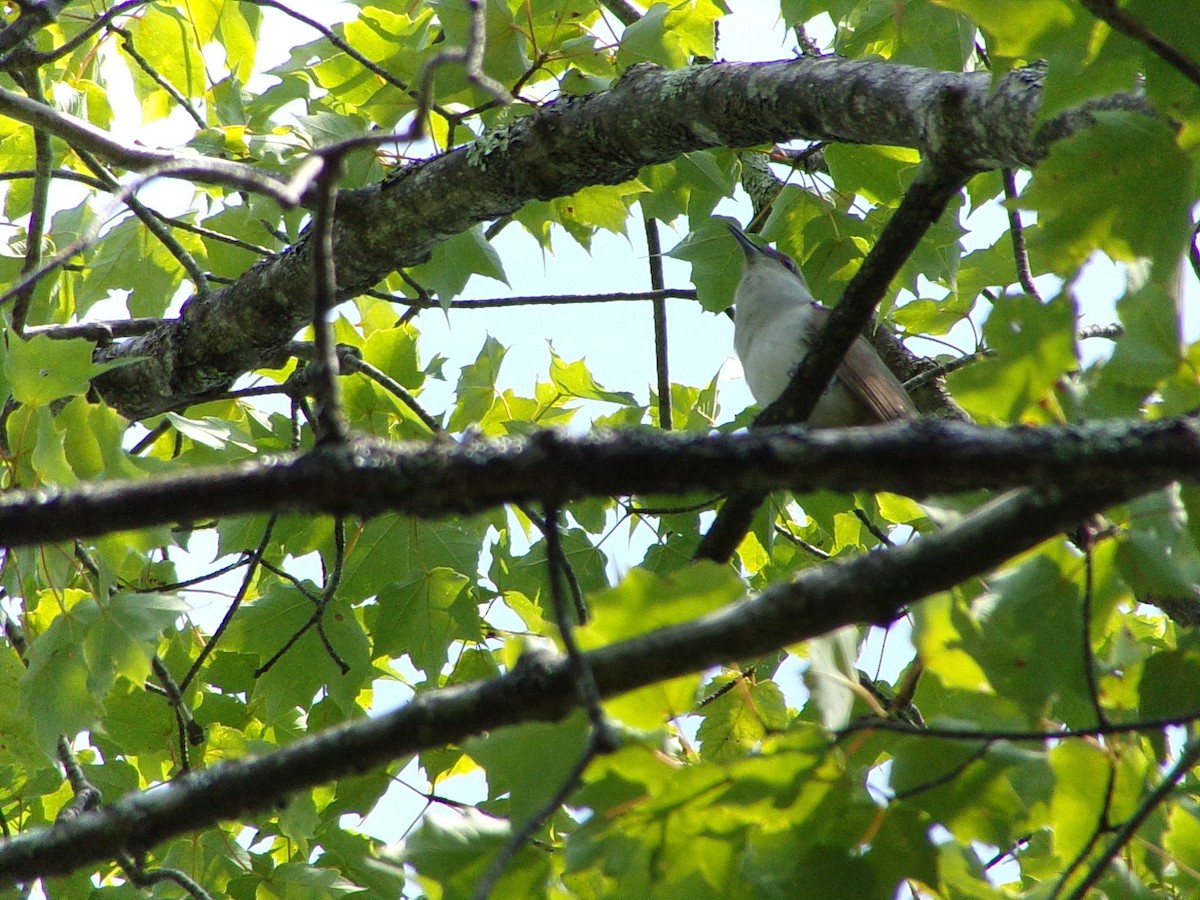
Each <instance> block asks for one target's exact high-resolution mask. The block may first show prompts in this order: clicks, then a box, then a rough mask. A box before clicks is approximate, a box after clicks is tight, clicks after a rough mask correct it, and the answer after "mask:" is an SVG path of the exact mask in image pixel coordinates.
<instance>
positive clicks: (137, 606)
mask: <svg viewBox="0 0 1200 900" xmlns="http://www.w3.org/2000/svg"><path fill="white" fill-rule="evenodd" d="M187 608H188V607H187V604H185V603H184V602H183V601H181V600H180V599H179V598H177V597H174V596H172V595H170V594H128V593H120V594H117V595H116V596H114V597H112V598H110V599H109V600H108V602H106V603H104V604H103V605H102V606H99V607H98V613H99V615H98V616H97V618H96V619H95V621H93V622H92V623H91V624H90V625H89V627H88V633H87V636H86V638H84V641H83V644H82V649H83V654H84V658H85V659H86V660H87V664H88V671H89V672H90V673H91V674H90V676H89V682H90V683H92V684H93V685H95V687H96V690H97V692H98V693H99V692H102V691H104V690H107V687H108V686H109V685H111V684H112V683H113V681H114V680H115V679H116V677H117V676H118V675H119V676H121V677H124V678H126V679H128V680H129V681H131V682H133V683H134V684H139V683H141V682H143V681H145V680H146V677H147V676H148V675H149V674H150V660H151V659H152V658H153V657H154V654H155V652H156V651H157V649H158V642H159V640H160V638H161V637H162V634H163V632H164V631H165V630H166V629H167V628H169V627H170V626H171V625H172V624H173V623H174V622H175V620H176V619H178V618H179V616H180V614H181V613H183V612H184V611H186V610H187Z"/></svg>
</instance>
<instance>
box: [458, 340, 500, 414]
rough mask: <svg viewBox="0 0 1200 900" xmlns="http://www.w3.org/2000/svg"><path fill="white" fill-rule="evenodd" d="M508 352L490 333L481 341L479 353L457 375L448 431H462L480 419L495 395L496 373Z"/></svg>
mask: <svg viewBox="0 0 1200 900" xmlns="http://www.w3.org/2000/svg"><path fill="white" fill-rule="evenodd" d="M507 352H508V350H507V349H506V348H505V347H502V346H501V345H500V342H499V341H497V340H496V339H495V338H493V337H491V336H490V335H489V336H488V338H487V339H486V340H484V342H483V347H482V349H481V350H480V351H479V356H478V357H476V359H475V362H473V363H472V364H471V365H469V366H464V367H463V370H462V374H461V375H459V377H458V385H457V387H456V389H455V392H454V396H455V397H456V398H457V403H456V404H455V407H454V412H453V413H452V414H451V415H450V424H449V425H447V426H446V427H447V429H448V430H450V431H462V430H463V429H464V428H466V427H467V426H468V425H472V424H474V423H476V422H479V421H481V420H482V419H483V417H484V416H485V415H487V412H488V410H489V409H491V408H492V403H493V402H494V401H495V399H496V395H497V390H496V377H497V376H498V375H499V374H500V364H501V363H502V362H504V355H505V354H506V353H507Z"/></svg>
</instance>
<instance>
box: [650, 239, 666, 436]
mask: <svg viewBox="0 0 1200 900" xmlns="http://www.w3.org/2000/svg"><path fill="white" fill-rule="evenodd" d="M645 225H646V249H647V251H648V254H649V263H650V288H651V290H653V291H655V292H661V291H662V290H663V264H662V242H661V241H660V240H659V237H658V222H656V221H655V220H654V219H653V218H652V217H650V216H646V217H645ZM652 309H653V310H654V371H655V372H656V373H657V375H658V427H659V428H661V429H663V430H664V431H670V430H671V375H670V372H669V371H668V369H667V304H666V301H665V300H664V299H663V298H662V297H656V298H655V299H654V303H653V306H652Z"/></svg>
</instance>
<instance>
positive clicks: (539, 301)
mask: <svg viewBox="0 0 1200 900" xmlns="http://www.w3.org/2000/svg"><path fill="white" fill-rule="evenodd" d="M418 287H419V286H418ZM372 296H377V297H378V298H379V299H381V300H390V301H392V302H393V303H404V304H406V305H408V306H415V307H419V308H422V309H441V307H442V304H441V303H439V302H438V301H437V300H434V299H433V298H431V297H428V296H426V297H420V298H413V297H395V296H392V295H390V294H384V293H382V292H376V293H375V294H373V295H372ZM671 298H679V299H683V300H695V299H696V291H695V289H693V288H664V289H663V290H658V291H613V292H610V293H607V294H531V295H525V296H521V297H484V298H481V299H477V300H451V301H450V302H449V303H448V304H446V305H447V306H448V307H449V308H450V309H497V308H503V307H506V306H569V305H573V304H576V303H624V302H630V301H635V300H652V301H658V300H664V299H671Z"/></svg>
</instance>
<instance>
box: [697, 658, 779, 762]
mask: <svg viewBox="0 0 1200 900" xmlns="http://www.w3.org/2000/svg"><path fill="white" fill-rule="evenodd" d="M735 681H736V682H737V683H735V684H734V685H733V687H732V688H731V689H729V690H726V691H725V692H724V693H723V694H721V696H720V697H718V698H717V699H716V700H714V701H712V702H711V703H708V704H706V705H705V706H704V707H703V710H702V712H703V714H704V718H703V720H702V721H701V723H700V727H699V728H698V729H697V730H696V737H697V738H698V739H699V741H700V755H701V757H702V758H704V759H711V760H721V759H731V758H738V757H742V756H745V755H747V754H748V753H749V752H751V751H753V750H754V749H755V748H756V747H757V746H758V744H759V743H760V742H761V741H762V740H763V738H765V737H766V736H767V735H768V734H770V733H772V732H779V731H783V730H784V729H785V728H787V725H788V718H789V717H788V709H787V702H786V701H785V699H784V696H783V692H782V691H781V690H780V689H779V685H777V684H776V683H775V682H773V681H760V682H757V683H753V682H749V681H743V680H742V677H741V676H740V675H720V676H718V677H717V678H714V679H713V680H712V681H711V682H710V683H709V684H707V685H706V686H705V690H706V691H707V692H708V693H710V694H711V693H714V692H715V691H716V690H718V689H719V688H722V687H724V686H725V685H727V684H729V683H730V682H735Z"/></svg>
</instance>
